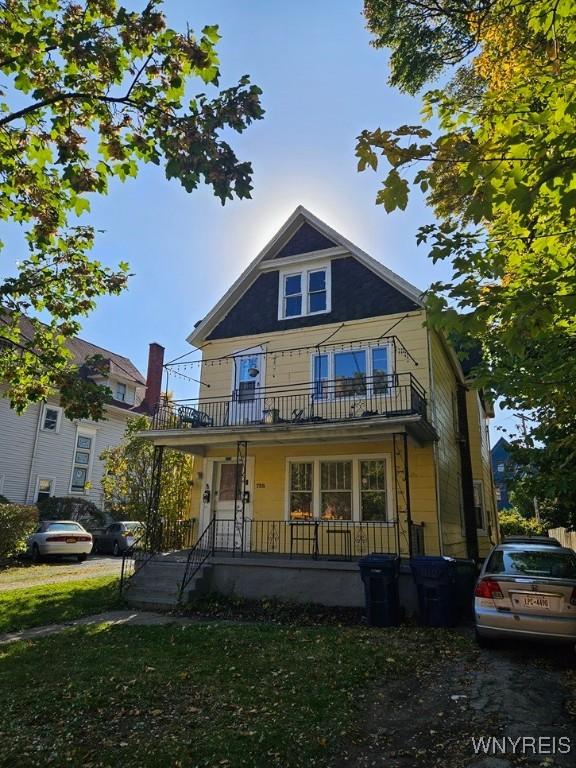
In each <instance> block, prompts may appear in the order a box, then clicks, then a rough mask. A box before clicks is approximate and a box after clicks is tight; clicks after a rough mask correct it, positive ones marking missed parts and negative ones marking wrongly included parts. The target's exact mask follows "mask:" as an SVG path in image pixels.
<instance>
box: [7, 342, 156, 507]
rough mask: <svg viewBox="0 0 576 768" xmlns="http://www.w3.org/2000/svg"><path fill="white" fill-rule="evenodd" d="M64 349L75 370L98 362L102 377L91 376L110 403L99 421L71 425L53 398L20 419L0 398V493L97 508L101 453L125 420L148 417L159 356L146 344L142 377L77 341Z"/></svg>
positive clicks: (117, 437) (124, 362)
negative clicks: (102, 364) (71, 499)
mask: <svg viewBox="0 0 576 768" xmlns="http://www.w3.org/2000/svg"><path fill="white" fill-rule="evenodd" d="M68 347H69V349H70V350H71V352H72V353H73V355H74V361H75V363H76V364H77V365H78V366H79V367H81V366H82V364H83V363H84V361H85V360H86V359H87V358H89V357H92V356H93V355H101V356H102V357H103V358H104V360H105V361H106V368H107V370H106V374H105V375H103V376H98V377H95V378H96V380H97V381H98V382H99V383H103V384H107V386H109V387H110V389H111V390H112V397H113V400H112V401H111V402H110V403H109V404H108V405H107V406H106V419H105V420H101V421H92V420H90V419H80V420H74V421H71V420H70V419H68V418H66V416H65V415H64V411H63V409H62V408H61V407H60V402H59V399H58V397H57V396H55V397H54V398H51V399H50V400H49V401H48V402H46V403H35V404H33V405H31V406H30V407H29V408H28V409H27V410H26V411H25V413H23V414H22V415H21V416H19V415H18V414H17V413H16V412H15V411H14V410H12V408H11V407H10V402H9V400H8V399H7V398H5V397H0V435H1V438H0V494H2V495H3V496H5V497H6V498H7V499H8V500H9V501H11V502H14V503H21V504H34V503H35V502H36V501H38V500H39V499H42V498H43V497H46V496H78V497H81V498H85V499H88V500H90V501H93V502H94V503H95V504H97V505H98V506H101V505H102V485H101V482H102V475H103V471H104V464H103V462H102V461H101V460H100V455H101V453H102V451H103V450H104V449H105V448H108V447H111V446H115V445H118V444H119V443H120V442H121V441H122V438H123V436H124V431H125V429H126V422H127V420H128V419H129V418H130V417H131V416H134V415H136V414H142V413H144V414H150V413H152V411H153V408H154V406H155V405H156V403H157V402H158V400H159V397H160V388H161V381H162V364H163V357H164V348H163V347H161V346H160V345H159V344H156V343H152V344H150V352H149V357H148V373H147V378H146V379H144V377H143V376H142V374H141V373H140V371H138V369H137V368H136V367H135V366H134V365H133V363H132V362H131V361H130V360H129V359H128V358H127V357H123V356H122V355H118V354H116V353H114V352H110V351H109V350H107V349H102V347H97V346H96V345H94V344H90V343H89V342H87V341H83V340H82V339H78V338H74V339H72V340H71V341H70V342H69V344H68Z"/></svg>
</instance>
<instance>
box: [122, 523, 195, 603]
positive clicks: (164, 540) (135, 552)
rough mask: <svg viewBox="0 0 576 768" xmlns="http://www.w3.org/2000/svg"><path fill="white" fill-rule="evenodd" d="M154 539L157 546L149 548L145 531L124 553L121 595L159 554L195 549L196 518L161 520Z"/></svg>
mask: <svg viewBox="0 0 576 768" xmlns="http://www.w3.org/2000/svg"><path fill="white" fill-rule="evenodd" d="M153 539H154V542H155V546H154V547H152V548H150V547H147V546H146V542H147V541H148V537H147V531H143V532H142V534H141V535H140V536H139V537H138V539H137V540H136V541H135V542H134V544H133V545H132V546H131V547H130V548H129V549H127V550H125V551H124V552H123V554H122V566H121V568H120V594H122V592H123V590H124V588H125V586H126V584H127V583H128V581H129V580H130V578H131V577H132V576H133V575H134V574H135V573H136V572H137V571H139V570H141V569H142V568H144V567H145V565H146V564H147V563H148V562H149V561H150V560H151V559H152V558H153V557H154V555H156V554H157V553H158V552H173V551H177V550H181V549H189V548H190V547H194V546H195V542H196V518H191V519H190V520H163V519H161V520H160V521H159V522H158V526H157V529H156V531H155V535H154V537H153Z"/></svg>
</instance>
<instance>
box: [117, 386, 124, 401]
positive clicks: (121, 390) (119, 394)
mask: <svg viewBox="0 0 576 768" xmlns="http://www.w3.org/2000/svg"><path fill="white" fill-rule="evenodd" d="M116 400H120V402H122V403H123V402H125V401H126V384H122V383H121V382H118V384H116Z"/></svg>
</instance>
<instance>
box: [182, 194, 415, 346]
mask: <svg viewBox="0 0 576 768" xmlns="http://www.w3.org/2000/svg"><path fill="white" fill-rule="evenodd" d="M306 247H307V248H309V251H303V250H302V249H303V248H306ZM310 252H314V253H317V254H318V256H319V257H321V256H344V255H346V254H350V255H352V256H354V257H355V258H356V259H357V260H358V261H360V262H361V263H362V264H364V266H366V267H367V268H368V269H370V270H371V271H372V272H374V273H375V274H376V275H377V276H378V277H380V278H382V279H383V280H385V281H386V282H387V283H389V284H390V285H391V286H393V287H394V288H396V289H397V290H398V291H399V292H400V293H402V294H403V295H404V296H406V297H407V298H409V299H410V300H411V301H413V302H414V303H415V304H417V305H418V306H424V301H423V294H422V291H420V290H419V289H418V288H416V287H415V286H413V285H411V284H410V283H409V282H408V281H407V280H404V279H403V278H402V277H400V276H399V275H397V274H396V273H395V272H393V271H392V270H391V269H388V268H387V267H385V266H384V265H383V264H381V263H380V262H379V261H376V259H373V258H372V256H369V255H368V254H367V253H366V252H365V251H363V250H362V249H361V248H358V246H357V245H354V243H352V242H350V240H347V239H346V238H345V237H343V235H341V234H340V233H338V232H336V230H334V229H332V227H330V226H328V224H326V223H325V222H323V221H321V220H320V219H319V218H318V217H316V216H314V214H313V213H310V211H308V210H307V209H306V208H304V207H303V206H301V205H299V206H298V207H297V208H296V210H295V211H294V212H293V213H292V215H291V216H290V217H289V218H288V219H287V221H286V222H285V223H284V224H283V226H282V227H281V228H280V229H279V230H278V232H277V233H276V234H275V235H274V237H273V238H272V239H271V240H270V241H269V242H268V244H267V245H266V246H265V247H264V248H263V249H262V250H261V251H260V253H259V254H258V256H256V258H255V259H254V260H253V261H252V262H251V263H250V264H249V265H248V267H247V268H246V269H245V270H244V272H243V273H242V274H241V275H240V277H239V278H238V279H237V280H236V281H235V282H234V283H233V284H232V286H231V287H230V288H229V289H228V291H226V293H225V294H224V295H223V296H222V298H221V299H220V301H219V302H218V303H217V304H216V305H215V306H214V307H213V308H212V309H211V310H210V312H208V314H207V315H206V317H204V319H203V320H201V321H200V322H199V323H197V324H196V326H195V327H194V329H193V331H192V332H191V333H190V334H189V336H188V337H187V341H188V342H189V343H190V344H192V345H193V346H198V345H199V343H201V342H202V341H203V340H204V339H205V338H206V337H207V336H208V335H209V333H210V332H211V331H212V330H213V329H214V327H215V326H216V325H217V324H218V322H219V321H220V320H221V319H222V318H223V317H224V316H225V314H226V313H227V312H228V311H229V309H230V308H231V307H232V306H233V305H234V304H235V303H236V302H237V301H238V300H239V299H240V297H241V296H242V295H243V294H244V293H245V291H246V290H247V289H248V288H249V287H250V285H251V284H252V283H253V282H254V280H255V279H256V277H257V276H258V273H259V269H258V267H259V266H260V264H261V263H262V262H264V261H270V260H275V259H279V260H281V259H283V258H290V257H293V258H298V256H301V255H304V254H307V253H310ZM278 266H279V268H280V266H281V265H280V264H279V265H278Z"/></svg>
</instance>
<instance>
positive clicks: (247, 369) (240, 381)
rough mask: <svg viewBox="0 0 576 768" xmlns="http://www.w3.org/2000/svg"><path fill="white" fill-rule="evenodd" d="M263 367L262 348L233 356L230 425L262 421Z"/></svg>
mask: <svg viewBox="0 0 576 768" xmlns="http://www.w3.org/2000/svg"><path fill="white" fill-rule="evenodd" d="M263 365H264V354H263V349H262V347H254V348H253V349H248V350H244V351H243V352H242V353H239V354H237V355H235V356H234V389H233V393H232V403H231V404H230V419H229V421H230V424H253V423H255V422H260V421H262V418H263V410H264V402H263V397H262V394H261V384H262V382H263V381H264V371H263Z"/></svg>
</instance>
